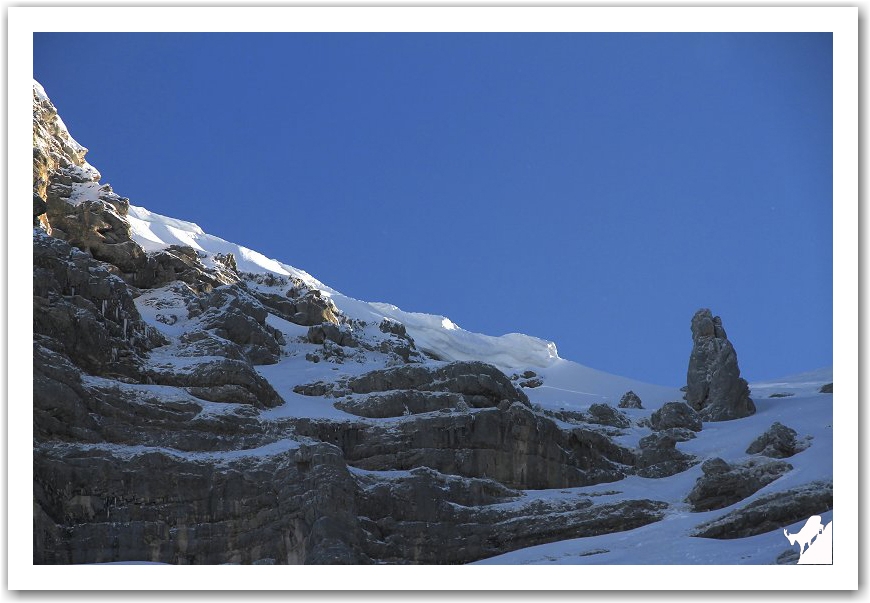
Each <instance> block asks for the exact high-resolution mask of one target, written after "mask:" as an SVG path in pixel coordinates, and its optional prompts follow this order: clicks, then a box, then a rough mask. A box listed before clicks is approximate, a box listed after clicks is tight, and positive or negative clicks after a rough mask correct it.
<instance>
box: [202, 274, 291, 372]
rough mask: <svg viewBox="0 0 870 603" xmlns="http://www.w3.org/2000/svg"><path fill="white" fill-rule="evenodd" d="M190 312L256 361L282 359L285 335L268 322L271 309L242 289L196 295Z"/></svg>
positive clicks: (233, 286)
mask: <svg viewBox="0 0 870 603" xmlns="http://www.w3.org/2000/svg"><path fill="white" fill-rule="evenodd" d="M189 311H190V316H191V317H195V316H199V319H200V322H201V324H202V327H203V328H205V329H210V330H212V331H213V332H214V333H215V334H216V335H218V336H219V337H222V338H223V339H227V340H229V341H232V342H233V343H235V344H237V345H239V346H240V347H241V350H242V353H243V354H244V355H245V357H246V358H247V359H248V360H249V361H250V362H251V363H252V364H274V363H276V362H277V361H278V358H279V357H280V354H281V346H282V345H283V344H284V343H285V341H284V336H283V335H282V334H281V333H280V332H279V331H278V330H277V329H275V328H274V327H272V326H270V325H268V324H266V317H267V316H268V314H269V312H268V310H266V308H264V307H263V305H262V304H260V302H259V301H257V300H256V299H255V298H254V297H252V296H251V295H249V294H248V293H246V292H245V291H244V290H242V289H241V288H239V287H237V286H235V285H226V286H222V287H218V288H217V289H215V290H213V291H212V292H211V293H207V294H205V295H202V296H200V297H198V298H195V300H194V301H193V302H192V303H191V305H190V306H189Z"/></svg>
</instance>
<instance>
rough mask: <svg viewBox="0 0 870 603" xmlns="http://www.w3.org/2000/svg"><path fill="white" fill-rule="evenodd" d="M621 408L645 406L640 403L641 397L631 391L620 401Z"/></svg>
mask: <svg viewBox="0 0 870 603" xmlns="http://www.w3.org/2000/svg"><path fill="white" fill-rule="evenodd" d="M619 408H643V404H642V403H641V401H640V396H638V395H637V394H636V393H634V392H633V391H631V390H629V391H627V392H625V394H624V395H623V396H622V399H620V400H619Z"/></svg>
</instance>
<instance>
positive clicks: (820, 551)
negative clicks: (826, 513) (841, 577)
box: [782, 515, 834, 565]
mask: <svg viewBox="0 0 870 603" xmlns="http://www.w3.org/2000/svg"><path fill="white" fill-rule="evenodd" d="M833 524H834V522H833V521H830V522H828V524H827V525H824V524H822V518H821V516H819V515H813V516H812V517H810V518H809V519H807V522H806V523H805V524H804V527H802V528H801V529H800V532H798V533H796V534H789V533H788V530H785V529H784V530H783V531H782V533H783V534H784V535H785V537H786V538H788V541H789V543H791V544H792V545H795V544H797V545H799V546H800V547H801V552H800V555H801V557H800V560H798V564H801V565H806V564H818V563H832V552H833V542H832V538H833V532H834V528H833Z"/></svg>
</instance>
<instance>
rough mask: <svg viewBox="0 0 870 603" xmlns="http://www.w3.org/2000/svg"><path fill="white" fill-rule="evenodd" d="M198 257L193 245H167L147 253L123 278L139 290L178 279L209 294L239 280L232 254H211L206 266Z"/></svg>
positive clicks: (200, 291) (192, 288) (198, 254)
mask: <svg viewBox="0 0 870 603" xmlns="http://www.w3.org/2000/svg"><path fill="white" fill-rule="evenodd" d="M202 259H203V258H202V257H200V253H199V252H197V251H196V250H195V249H194V248H193V247H185V246H181V245H170V246H169V247H167V248H166V249H162V250H160V251H155V252H154V253H149V254H148V255H147V258H146V260H145V262H144V263H143V264H142V265H141V266H138V267H137V268H136V271H135V272H134V273H133V274H132V275H130V276H128V277H127V280H128V281H129V282H130V284H132V285H133V286H135V287H139V288H141V289H154V288H157V287H162V286H164V285H168V284H170V283H173V282H176V281H181V282H183V283H186V284H187V285H189V286H190V287H191V290H192V291H194V292H196V293H209V292H210V291H211V290H212V289H214V288H215V287H220V286H221V285H233V284H236V283H238V282H239V280H240V278H241V277H240V276H239V274H238V271H237V270H236V259H235V257H233V254H232V253H228V254H226V255H222V254H216V255H214V256H213V257H212V262H211V267H210V268H207V267H206V266H205V265H204V264H203V262H202Z"/></svg>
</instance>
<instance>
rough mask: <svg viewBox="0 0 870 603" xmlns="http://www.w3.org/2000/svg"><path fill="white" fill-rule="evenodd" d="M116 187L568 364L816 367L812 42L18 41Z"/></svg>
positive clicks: (825, 314) (662, 378) (817, 176)
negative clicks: (728, 354)
mask: <svg viewBox="0 0 870 603" xmlns="http://www.w3.org/2000/svg"><path fill="white" fill-rule="evenodd" d="M34 77H35V78H36V79H37V80H39V81H40V82H41V83H42V84H43V85H44V87H45V89H46V92H47V93H48V95H49V97H50V98H51V99H52V100H53V101H54V103H55V104H56V105H57V107H58V109H59V111H60V114H61V116H62V117H63V119H64V121H65V122H66V124H67V126H68V127H69V129H70V131H71V133H72V135H73V136H74V137H75V138H76V139H77V140H78V141H79V142H80V143H82V144H83V145H85V146H86V147H88V148H90V149H91V152H90V154H89V155H88V160H89V161H90V162H91V163H92V164H93V165H94V166H95V167H97V168H98V169H99V170H100V171H101V172H102V174H103V181H104V182H109V183H111V184H112V185H113V186H114V188H115V190H116V191H117V192H118V193H119V194H121V195H124V196H127V197H129V198H130V200H131V202H132V203H133V204H135V205H141V206H144V207H146V208H148V209H150V210H152V211H155V212H157V213H162V214H166V215H169V216H173V217H177V218H183V219H186V220H191V221H194V222H196V223H198V224H199V225H200V226H202V228H203V229H204V230H206V231H207V232H209V233H211V234H214V235H217V236H220V237H223V238H225V239H228V240H230V241H233V242H236V243H240V244H242V245H246V246H248V247H251V248H253V249H256V250H257V251H260V252H262V253H264V254H265V255H267V256H269V257H274V258H277V259H280V260H281V261H284V262H286V263H288V264H292V265H294V266H297V267H299V268H302V269H304V270H307V271H308V272H310V273H311V274H313V275H314V276H315V277H317V278H319V279H320V280H322V281H323V282H325V283H327V284H329V285H330V286H332V287H334V288H336V289H338V290H339V291H341V292H343V293H345V294H347V295H350V296H352V297H356V298H359V299H364V300H368V301H386V302H390V303H393V304H395V305H397V306H399V307H401V308H402V309H404V310H408V311H419V312H429V313H435V314H444V315H446V316H449V317H450V318H451V319H452V320H453V321H454V322H456V323H457V324H459V325H460V326H461V327H463V328H465V329H467V330H471V331H477V332H482V333H487V334H491V335H501V334H503V333H508V332H521V333H526V334H529V335H535V336H538V337H541V338H545V339H550V340H553V341H555V342H556V344H557V346H558V348H559V352H560V355H561V356H562V357H563V358H568V359H570V360H575V361H577V362H580V363H582V364H585V365H588V366H592V367H595V368H599V369H602V370H605V371H608V372H612V373H617V374H621V375H625V376H629V377H634V378H638V379H642V380H646V381H650V382H653V383H660V384H665V385H682V384H683V383H685V375H686V368H687V363H688V356H689V352H690V350H691V334H690V330H689V323H690V320H691V317H692V314H693V313H694V311H695V310H696V309H698V308H700V307H709V308H711V309H712V310H713V312H714V313H715V314H718V315H721V316H722V319H723V323H724V326H725V329H726V331H727V332H728V334H729V337H730V338H731V340H732V341H733V343H734V345H735V348H736V350H737V354H738V358H739V360H740V367H741V370H742V373H743V375H744V376H745V377H746V378H747V379H749V380H760V379H767V378H774V377H778V376H783V375H786V374H791V373H796V372H800V371H804V370H809V369H814V368H819V367H822V366H830V365H831V364H832V261H833V260H832V244H833V243H832V38H831V35H830V34H819V33H810V34H787V33H777V34H748V33H741V34H69V33H66V34H63V33H57V34H55V33H52V34H36V35H35V36H34Z"/></svg>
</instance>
